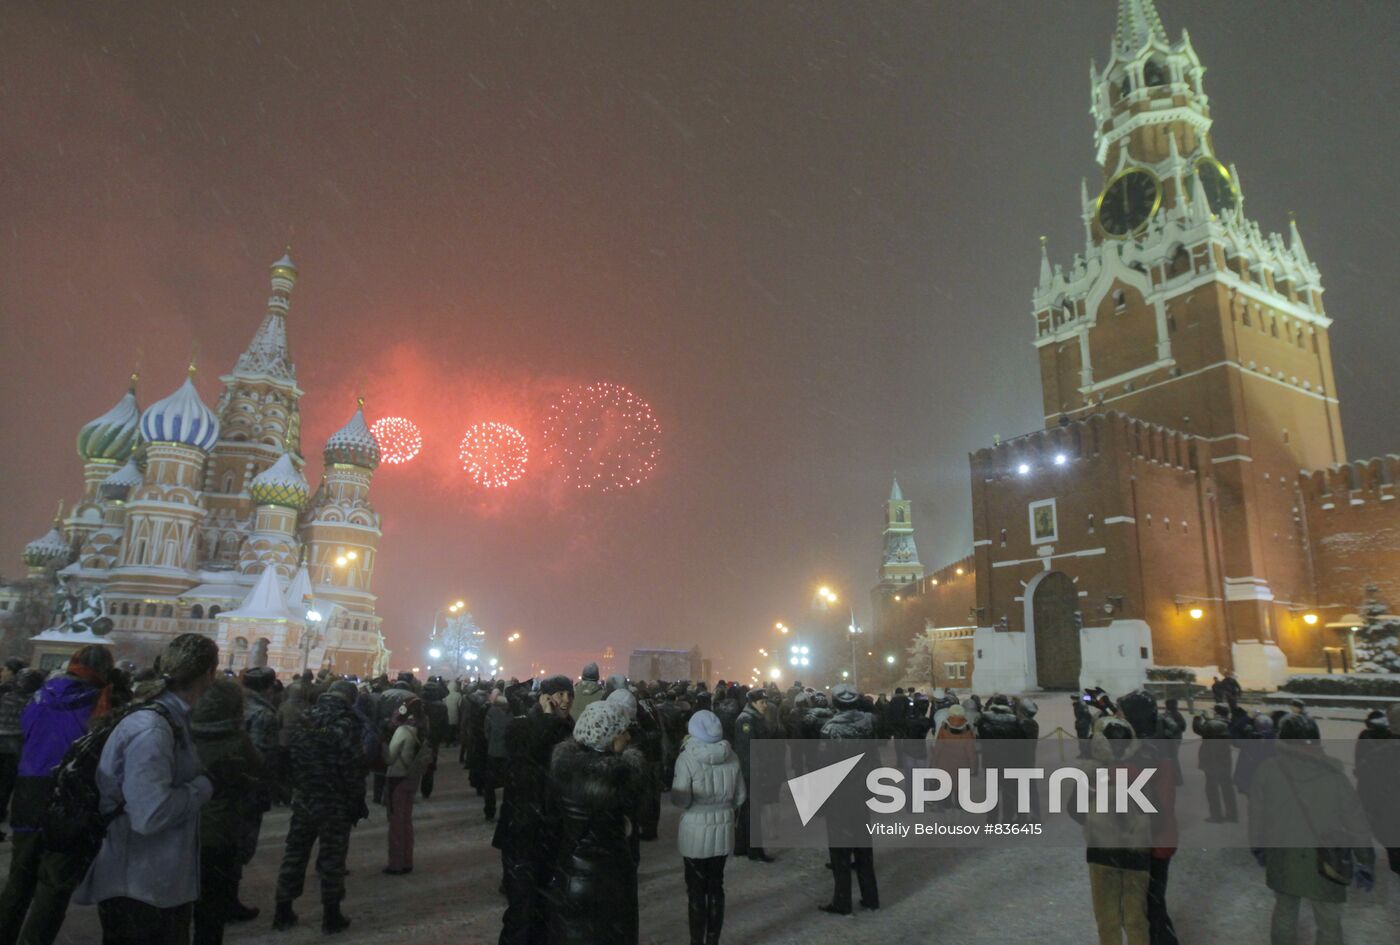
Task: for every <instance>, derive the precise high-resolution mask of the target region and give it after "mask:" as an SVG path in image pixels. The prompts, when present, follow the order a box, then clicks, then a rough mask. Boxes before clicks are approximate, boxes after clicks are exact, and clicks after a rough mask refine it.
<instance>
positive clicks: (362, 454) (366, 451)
mask: <svg viewBox="0 0 1400 945" xmlns="http://www.w3.org/2000/svg"><path fill="white" fill-rule="evenodd" d="M323 455H324V457H325V460H326V462H327V463H346V464H349V465H352V466H363V467H364V468H366V469H374V468H375V467H376V466H378V465H379V442H378V441H377V440H375V438H374V434H373V433H371V432H370V431H369V424H368V423H366V422H365V406H364V402H363V401H361V403H360V405H359V407H358V408H357V409H356V410H355V415H354V416H353V417H351V418H350V422H348V423H347V424H345V426H343V427H341V428H340V429H339V430H336V431H335V432H334V433H332V434H331V435H330V438H329V439H327V440H326V449H325V453H324V454H323Z"/></svg>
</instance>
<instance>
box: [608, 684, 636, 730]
mask: <svg viewBox="0 0 1400 945" xmlns="http://www.w3.org/2000/svg"><path fill="white" fill-rule="evenodd" d="M606 701H607V702H610V703H612V704H613V705H615V706H617V707H618V708H620V709H622V711H623V712H626V713H627V720H628V721H629V722H634V721H636V719H637V697H636V696H634V695H632V693H630V692H628V691H627V690H626V689H614V690H613V691H612V692H610V693H608V698H607V700H606Z"/></svg>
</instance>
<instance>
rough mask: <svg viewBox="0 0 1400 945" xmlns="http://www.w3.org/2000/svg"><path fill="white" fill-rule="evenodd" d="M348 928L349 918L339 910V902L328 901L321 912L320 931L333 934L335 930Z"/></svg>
mask: <svg viewBox="0 0 1400 945" xmlns="http://www.w3.org/2000/svg"><path fill="white" fill-rule="evenodd" d="M348 928H350V920H349V919H347V918H345V915H344V914H343V913H342V912H341V911H340V903H338V902H328V903H326V904H325V910H324V911H323V912H322V913H321V931H322V932H323V933H324V934H326V935H334V934H335V933H337V932H344V931H345V930H346V929H348Z"/></svg>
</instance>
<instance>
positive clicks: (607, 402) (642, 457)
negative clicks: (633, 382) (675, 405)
mask: <svg viewBox="0 0 1400 945" xmlns="http://www.w3.org/2000/svg"><path fill="white" fill-rule="evenodd" d="M544 435H545V456H546V458H547V459H548V460H549V461H550V462H551V463H552V464H554V465H555V466H558V467H559V468H560V469H562V470H563V472H564V479H565V481H566V482H568V483H570V484H572V485H574V486H575V487H577V488H579V489H590V490H592V489H596V490H598V491H599V492H617V491H620V490H622V489H630V488H632V487H633V486H636V485H640V484H641V483H643V482H645V481H646V480H647V479H648V478H649V477H650V476H651V474H652V473H653V472H654V471H655V470H656V460H657V456H658V455H659V454H660V443H661V425H660V424H658V423H657V422H656V417H655V416H653V415H652V412H651V405H650V404H648V403H647V402H646V401H644V400H642V399H641V398H639V397H637V396H636V395H635V394H633V393H632V392H631V391H630V390H628V389H627V388H626V387H623V386H621V385H620V384H607V383H599V384H588V385H586V386H577V387H571V388H569V389H568V390H566V391H565V392H564V393H563V394H561V395H560V396H559V398H558V399H556V400H555V401H554V403H552V404H550V406H549V410H548V412H547V413H546V415H545V424H544Z"/></svg>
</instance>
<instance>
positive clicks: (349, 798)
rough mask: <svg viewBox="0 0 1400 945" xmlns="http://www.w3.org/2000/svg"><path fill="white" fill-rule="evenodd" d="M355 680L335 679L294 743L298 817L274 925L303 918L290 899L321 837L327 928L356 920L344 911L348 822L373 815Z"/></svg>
mask: <svg viewBox="0 0 1400 945" xmlns="http://www.w3.org/2000/svg"><path fill="white" fill-rule="evenodd" d="M357 695H358V692H357V691H356V689H355V684H354V683H352V682H350V681H349V680H348V679H338V680H336V681H335V682H333V683H331V685H330V688H329V689H327V690H326V692H324V693H323V694H322V695H321V697H320V698H319V699H317V700H316V704H315V705H314V706H313V707H312V708H311V711H310V712H308V713H307V714H306V720H305V723H304V724H303V725H302V727H301V728H300V730H299V731H298V732H297V734H296V737H295V738H294V739H293V740H292V744H291V761H292V819H291V823H290V824H288V826H287V846H286V851H285V852H284V853H283V855H282V866H281V868H280V869H279V870H278V873H277V893H276V896H277V899H276V901H277V912H276V915H275V916H274V917H273V920H272V928H273V929H274V930H275V931H284V930H286V929H290V928H291V927H292V926H294V925H296V924H297V914H296V912H294V911H293V909H292V905H293V903H295V901H296V899H297V897H299V896H300V895H301V893H302V889H303V887H304V886H305V884H306V867H307V864H308V863H309V862H310V860H311V848H312V847H313V846H316V845H317V844H319V845H320V849H319V850H318V852H317V855H316V872H317V874H318V875H319V876H320V877H321V906H322V910H323V911H322V918H321V931H322V932H324V933H326V934H327V935H330V934H333V933H336V932H343V931H345V930H346V929H347V928H349V927H350V920H349V919H347V918H346V917H345V916H344V915H343V914H342V913H341V911H340V903H341V900H343V899H344V898H345V857H346V854H347V853H348V852H349V849H350V830H351V828H352V827H354V826H355V824H357V823H359V822H360V821H361V820H364V819H365V818H367V817H369V805H367V804H366V803H365V779H366V776H367V775H368V774H369V765H368V764H367V763H366V760H365V753H364V723H363V722H361V721H360V718H359V716H358V715H356V714H355V697H356V696H357Z"/></svg>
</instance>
